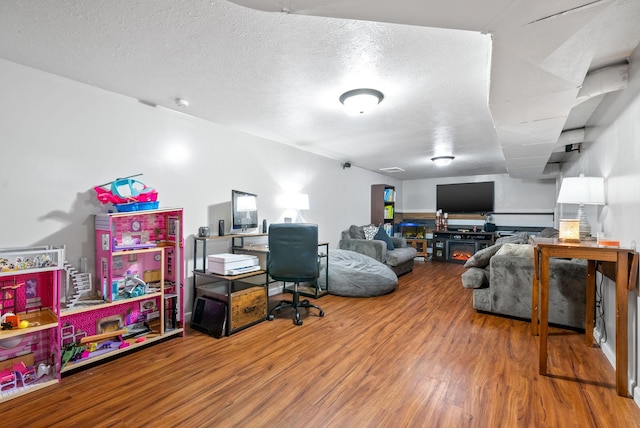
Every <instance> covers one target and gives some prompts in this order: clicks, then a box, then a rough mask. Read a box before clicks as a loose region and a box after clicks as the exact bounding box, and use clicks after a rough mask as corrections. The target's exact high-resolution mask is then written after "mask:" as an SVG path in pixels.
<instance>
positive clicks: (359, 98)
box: [340, 88, 384, 114]
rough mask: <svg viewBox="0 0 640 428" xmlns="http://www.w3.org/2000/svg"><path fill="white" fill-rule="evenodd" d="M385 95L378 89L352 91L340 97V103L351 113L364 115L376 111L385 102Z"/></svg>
mask: <svg viewBox="0 0 640 428" xmlns="http://www.w3.org/2000/svg"><path fill="white" fill-rule="evenodd" d="M383 98H384V95H383V94H382V92H380V91H378V90H376V89H368V88H361V89H352V90H351V91H347V92H345V93H344V94H342V95H340V102H341V103H342V104H344V107H345V108H346V109H347V111H348V112H349V113H352V114H364V113H367V112H368V111H371V110H372V109H374V108H375V107H376V106H377V105H378V104H380V102H381V101H382V100H383Z"/></svg>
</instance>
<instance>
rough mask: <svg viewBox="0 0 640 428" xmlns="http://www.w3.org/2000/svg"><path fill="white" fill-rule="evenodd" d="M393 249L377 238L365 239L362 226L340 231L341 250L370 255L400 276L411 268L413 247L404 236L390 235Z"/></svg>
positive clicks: (414, 255)
mask: <svg viewBox="0 0 640 428" xmlns="http://www.w3.org/2000/svg"><path fill="white" fill-rule="evenodd" d="M391 241H392V242H393V249H392V250H390V249H389V248H388V245H387V242H385V241H381V240H378V239H366V238H365V232H364V226H356V225H352V226H350V227H349V229H347V230H343V231H342V239H340V242H339V243H338V248H339V249H341V250H349V251H355V252H357V253H360V254H364V255H366V256H369V257H372V258H374V259H376V260H378V261H379V262H380V263H384V264H385V265H387V266H388V267H390V268H391V270H392V271H393V272H395V274H396V275H398V276H400V275H403V274H405V273H408V272H411V271H412V270H413V259H414V258H415V257H416V254H417V251H416V249H415V248H413V247H410V246H408V245H407V240H406V239H404V238H398V237H391Z"/></svg>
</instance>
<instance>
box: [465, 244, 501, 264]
mask: <svg viewBox="0 0 640 428" xmlns="http://www.w3.org/2000/svg"><path fill="white" fill-rule="evenodd" d="M501 246H502V244H495V245H491V246H490V247H487V248H483V249H482V250H480V251H477V252H476V253H475V254H474V255H473V256H471V257H470V258H469V260H467V261H466V262H465V264H464V267H466V268H470V267H478V268H484V267H487V266H489V261H490V260H491V257H493V255H494V254H495V253H497V252H498V250H499V249H500V247H501Z"/></svg>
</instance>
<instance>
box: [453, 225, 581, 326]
mask: <svg viewBox="0 0 640 428" xmlns="http://www.w3.org/2000/svg"><path fill="white" fill-rule="evenodd" d="M526 240H527V239H526V238H525V237H523V239H521V240H517V239H515V240H513V239H512V241H513V242H500V240H498V241H497V242H496V244H495V245H493V246H491V247H489V248H486V249H484V250H480V251H478V252H477V253H476V254H475V255H474V256H473V257H472V258H471V259H469V260H468V261H467V264H465V267H467V268H468V269H467V270H466V271H465V272H464V273H463V275H462V284H463V286H464V287H466V288H473V289H474V290H473V307H474V308H475V309H477V310H479V311H484V312H491V313H497V314H502V315H508V316H512V317H516V318H522V319H529V320H530V319H531V282H532V279H533V278H532V275H533V250H532V247H530V246H526V245H525V244H524V243H522V244H518V243H517V242H522V241H524V242H526ZM503 247H504V248H503ZM501 249H502V251H500V250H501ZM505 250H506V251H505ZM523 253H524V254H526V255H523ZM549 272H550V277H549V322H550V323H552V324H558V325H562V326H568V327H573V328H577V329H584V328H585V310H586V307H585V306H586V303H585V291H586V290H585V284H586V280H587V264H586V262H585V261H584V260H566V259H557V258H553V259H551V260H550V266H549Z"/></svg>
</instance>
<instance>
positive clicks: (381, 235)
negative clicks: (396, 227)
mask: <svg viewBox="0 0 640 428" xmlns="http://www.w3.org/2000/svg"><path fill="white" fill-rule="evenodd" d="M373 239H377V240H378V241H384V242H386V244H387V250H389V251H391V250H393V249H394V248H395V247H394V246H393V241H392V240H391V237H390V236H389V235H387V232H385V231H384V227H382V226H380V227H378V232H377V233H376V234H375V236H374V237H373Z"/></svg>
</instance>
